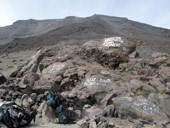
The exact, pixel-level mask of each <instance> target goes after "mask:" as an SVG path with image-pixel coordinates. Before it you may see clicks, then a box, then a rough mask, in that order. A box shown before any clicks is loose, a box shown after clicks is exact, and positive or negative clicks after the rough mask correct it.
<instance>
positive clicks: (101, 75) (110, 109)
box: [0, 37, 170, 128]
mask: <svg viewBox="0 0 170 128" xmlns="http://www.w3.org/2000/svg"><path fill="white" fill-rule="evenodd" d="M135 48H136V47H135V43H134V42H131V41H129V40H128V39H126V38H121V37H113V38H109V39H104V40H93V41H88V42H87V43H85V44H84V45H83V46H77V45H72V46H62V47H55V48H52V49H48V50H40V51H38V53H37V54H36V55H35V56H34V57H33V58H32V59H31V60H30V61H29V62H28V63H27V64H25V65H23V66H22V67H21V68H20V69H19V70H17V71H16V72H15V74H16V76H18V77H21V78H10V79H9V80H8V81H7V82H6V83H5V84H2V85H1V86H0V87H1V88H3V89H1V90H0V91H1V92H2V93H1V95H0V98H1V99H4V100H8V101H12V100H14V101H15V102H16V103H18V104H21V105H22V106H24V107H26V108H30V109H37V110H38V112H39V114H38V117H39V118H40V117H42V118H43V120H44V119H45V120H46V121H52V120H53V119H54V117H55V114H54V112H53V109H52V108H49V107H48V106H46V102H45V101H44V92H45V91H52V92H54V93H58V94H60V95H61V97H63V99H64V101H65V105H67V107H68V108H69V109H70V110H72V111H74V112H75V117H76V118H77V120H78V119H82V120H80V121H78V122H77V124H78V125H80V127H82V128H93V127H94V128H100V127H104V128H110V127H117V128H121V127H134V128H135V127H140V128H141V127H145V126H146V125H149V126H155V127H168V125H169V123H170V118H169V117H170V109H169V104H170V100H169V99H170V74H169V73H170V71H169V70H170V55H168V54H162V53H154V54H153V58H151V59H142V58H135V57H136V56H135V55H132V54H134V52H136V51H135ZM4 89H5V90H4ZM9 92H10V93H9ZM28 92H29V93H28ZM24 93H27V94H24ZM28 95H30V97H28ZM20 99H21V100H20ZM48 110H49V111H50V113H47V111H48Z"/></svg>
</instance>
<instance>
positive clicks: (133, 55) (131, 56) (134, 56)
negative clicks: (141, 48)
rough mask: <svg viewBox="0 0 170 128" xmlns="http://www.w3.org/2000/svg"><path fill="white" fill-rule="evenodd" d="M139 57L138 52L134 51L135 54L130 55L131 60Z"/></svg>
mask: <svg viewBox="0 0 170 128" xmlns="http://www.w3.org/2000/svg"><path fill="white" fill-rule="evenodd" d="M138 56H139V53H138V52H137V51H134V52H132V53H131V54H129V57H130V58H136V57H138Z"/></svg>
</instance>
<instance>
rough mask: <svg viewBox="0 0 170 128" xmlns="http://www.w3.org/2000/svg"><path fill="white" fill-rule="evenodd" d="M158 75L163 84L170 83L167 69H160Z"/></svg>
mask: <svg viewBox="0 0 170 128" xmlns="http://www.w3.org/2000/svg"><path fill="white" fill-rule="evenodd" d="M159 74H160V75H161V77H162V78H163V81H164V82H170V68H169V67H165V66H163V67H161V69H160V71H159Z"/></svg>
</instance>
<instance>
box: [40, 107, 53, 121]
mask: <svg viewBox="0 0 170 128" xmlns="http://www.w3.org/2000/svg"><path fill="white" fill-rule="evenodd" d="M55 118H56V112H55V110H54V109H53V108H51V107H50V106H49V105H47V104H45V106H44V108H43V109H42V120H44V122H53V121H54V119H55Z"/></svg>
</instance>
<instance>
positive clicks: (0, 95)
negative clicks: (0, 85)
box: [0, 89, 8, 97]
mask: <svg viewBox="0 0 170 128" xmlns="http://www.w3.org/2000/svg"><path fill="white" fill-rule="evenodd" d="M7 92H8V91H7V90H6V89H0V97H3V96H5V95H6V94H7Z"/></svg>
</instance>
